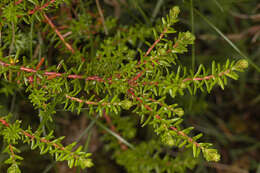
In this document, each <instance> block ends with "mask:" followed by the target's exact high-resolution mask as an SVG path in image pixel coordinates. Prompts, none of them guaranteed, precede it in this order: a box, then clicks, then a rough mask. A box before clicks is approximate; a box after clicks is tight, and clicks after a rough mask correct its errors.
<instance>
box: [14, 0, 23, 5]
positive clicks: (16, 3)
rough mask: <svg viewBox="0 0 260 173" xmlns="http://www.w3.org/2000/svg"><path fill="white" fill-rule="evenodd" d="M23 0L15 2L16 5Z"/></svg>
mask: <svg viewBox="0 0 260 173" xmlns="http://www.w3.org/2000/svg"><path fill="white" fill-rule="evenodd" d="M21 2H23V0H19V1H17V2H15V5H18V4H20V3H21Z"/></svg>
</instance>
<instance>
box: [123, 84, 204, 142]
mask: <svg viewBox="0 0 260 173" xmlns="http://www.w3.org/2000/svg"><path fill="white" fill-rule="evenodd" d="M128 92H129V93H130V94H131V95H132V96H133V97H135V98H136V99H137V100H138V101H139V102H140V103H141V104H143V105H144V107H145V108H146V109H147V110H149V111H153V109H152V108H151V107H150V106H148V105H145V104H144V103H143V101H142V100H141V99H140V98H139V97H137V96H136V95H135V94H134V89H133V88H130V89H129V90H128ZM155 118H156V119H161V117H160V116H159V115H155ZM170 129H171V130H173V131H175V132H176V133H177V134H178V135H181V136H183V137H185V138H186V139H187V140H188V141H189V142H190V143H193V144H195V145H196V146H197V147H201V146H200V144H199V143H197V142H196V141H194V140H193V139H192V138H191V137H189V136H187V135H186V134H185V133H183V132H182V131H179V130H178V129H177V128H176V127H173V126H171V127H170Z"/></svg>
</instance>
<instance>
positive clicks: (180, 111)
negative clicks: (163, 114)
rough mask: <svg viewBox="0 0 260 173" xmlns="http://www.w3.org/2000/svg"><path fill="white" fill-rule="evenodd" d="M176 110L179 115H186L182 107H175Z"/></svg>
mask: <svg viewBox="0 0 260 173" xmlns="http://www.w3.org/2000/svg"><path fill="white" fill-rule="evenodd" d="M174 112H175V113H176V114H177V115H178V116H179V117H181V116H183V115H184V111H183V109H182V108H176V109H174Z"/></svg>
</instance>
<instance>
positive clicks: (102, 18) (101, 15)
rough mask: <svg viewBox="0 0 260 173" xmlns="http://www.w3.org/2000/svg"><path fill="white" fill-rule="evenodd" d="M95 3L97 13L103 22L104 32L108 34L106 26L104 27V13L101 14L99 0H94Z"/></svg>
mask: <svg viewBox="0 0 260 173" xmlns="http://www.w3.org/2000/svg"><path fill="white" fill-rule="evenodd" d="M96 4H97V8H98V12H99V15H100V17H101V21H102V23H103V27H104V31H105V34H106V35H108V30H107V27H106V24H105V19H104V15H103V12H102V9H101V7H100V3H99V0H96Z"/></svg>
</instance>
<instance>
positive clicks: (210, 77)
mask: <svg viewBox="0 0 260 173" xmlns="http://www.w3.org/2000/svg"><path fill="white" fill-rule="evenodd" d="M229 72H230V70H226V71H224V72H221V73H219V74H218V76H223V75H225V74H227V73H229ZM212 78H215V76H214V75H209V76H205V77H201V78H200V77H196V78H186V79H183V81H182V82H187V81H191V80H192V81H201V80H209V79H212Z"/></svg>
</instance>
